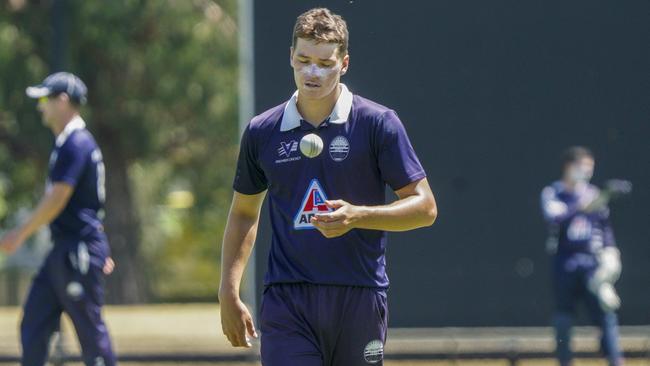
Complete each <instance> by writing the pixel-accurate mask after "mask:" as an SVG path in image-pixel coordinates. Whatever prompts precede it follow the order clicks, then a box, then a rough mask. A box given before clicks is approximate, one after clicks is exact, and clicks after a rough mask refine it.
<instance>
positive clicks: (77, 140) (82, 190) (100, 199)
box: [48, 117, 105, 239]
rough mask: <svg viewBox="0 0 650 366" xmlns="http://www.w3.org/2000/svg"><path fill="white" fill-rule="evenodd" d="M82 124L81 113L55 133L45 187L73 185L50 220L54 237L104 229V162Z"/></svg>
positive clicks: (87, 234)
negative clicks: (60, 184) (72, 190)
mask: <svg viewBox="0 0 650 366" xmlns="http://www.w3.org/2000/svg"><path fill="white" fill-rule="evenodd" d="M85 126H86V124H85V123H84V121H83V120H82V119H81V118H80V117H75V118H74V119H73V120H72V121H70V122H69V123H68V124H67V125H66V127H65V129H64V130H63V132H61V133H60V134H59V136H57V138H56V144H55V147H54V150H53V151H52V154H51V155H50V166H49V168H50V170H49V176H48V187H49V186H50V185H51V184H53V183H67V184H69V185H71V186H73V187H74V192H73V193H72V196H71V197H70V201H69V202H68V204H67V205H66V207H65V208H64V209H63V211H62V212H61V213H60V214H59V216H57V218H56V219H55V220H54V221H53V222H52V223H51V224H50V230H51V231H52V236H53V237H54V238H55V239H57V238H67V237H72V238H87V237H96V235H97V234H99V233H101V232H103V227H102V219H101V216H102V214H101V211H102V209H103V204H104V197H105V193H104V192H105V191H104V163H103V159H102V153H101V151H100V150H99V147H98V146H97V143H96V142H95V139H94V138H93V136H92V135H91V134H90V132H89V131H88V130H86V128H85Z"/></svg>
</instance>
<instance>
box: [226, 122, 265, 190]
mask: <svg viewBox="0 0 650 366" xmlns="http://www.w3.org/2000/svg"><path fill="white" fill-rule="evenodd" d="M257 148H258V146H257V145H256V143H255V139H254V137H253V132H252V131H251V127H250V125H248V126H247V127H246V130H244V134H243V135H242V138H241V145H240V148H239V158H238V159H237V171H236V173H235V181H234V183H233V188H234V190H235V191H237V192H239V193H242V194H257V193H260V192H262V191H264V190H265V189H266V188H267V187H268V182H267V179H266V175H265V174H264V171H263V170H262V168H261V167H260V164H259V159H258V154H257Z"/></svg>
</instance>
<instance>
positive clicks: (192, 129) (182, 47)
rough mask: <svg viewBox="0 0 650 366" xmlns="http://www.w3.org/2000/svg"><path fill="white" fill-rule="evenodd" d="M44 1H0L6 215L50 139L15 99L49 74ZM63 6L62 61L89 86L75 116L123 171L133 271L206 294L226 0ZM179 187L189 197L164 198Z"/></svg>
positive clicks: (224, 167)
mask: <svg viewBox="0 0 650 366" xmlns="http://www.w3.org/2000/svg"><path fill="white" fill-rule="evenodd" d="M16 4H17V5H16ZM50 5H51V3H50V2H47V1H46V2H21V1H11V2H8V3H6V4H4V6H3V7H2V8H0V75H1V78H2V84H1V85H0V167H1V168H0V180H2V181H4V182H7V183H6V184H4V185H3V187H4V190H5V191H6V196H5V198H6V199H5V200H2V199H1V198H0V208H1V207H2V204H3V202H4V203H5V204H6V207H7V210H6V212H9V213H11V212H14V211H15V210H16V209H17V208H18V207H23V206H26V205H33V204H34V199H35V198H36V197H37V196H38V194H39V193H40V192H41V190H42V186H43V180H44V173H45V166H46V163H47V154H48V151H49V149H50V148H51V146H52V137H51V135H50V133H49V131H47V130H46V129H45V128H43V127H42V126H41V123H40V121H39V116H38V114H37V113H36V112H35V111H34V106H35V103H34V102H33V101H31V100H29V99H28V98H26V97H25V95H24V90H25V87H26V86H27V85H31V84H34V83H36V82H39V81H40V80H42V79H43V78H44V77H45V76H46V75H47V74H48V73H49V70H48V66H47V64H48V61H47V60H48V57H49V55H50V54H51V53H50V48H51V44H52V28H51V27H50V25H49V21H50V14H51V9H50ZM66 10H67V11H66V15H65V16H66V35H67V42H66V44H67V52H65V59H66V61H67V62H66V64H67V65H68V66H69V67H67V68H66V69H68V70H70V71H72V72H74V73H76V74H78V75H79V76H80V77H81V78H82V79H83V80H84V81H85V82H86V83H87V84H88V88H89V98H88V99H89V103H88V105H87V107H85V108H84V110H83V112H82V114H83V115H84V118H85V119H86V120H87V121H88V124H89V128H90V130H91V131H92V132H93V133H94V134H95V136H96V138H97V139H98V142H99V144H100V146H101V147H102V149H103V150H104V155H107V153H108V154H112V155H111V156H107V157H106V159H107V162H109V161H110V160H111V158H112V160H114V162H113V164H112V165H109V164H108V163H107V169H109V170H108V171H107V174H109V175H110V174H115V175H116V176H117V175H118V174H117V173H116V170H118V169H124V170H125V171H126V172H128V177H129V179H128V183H129V184H130V187H131V190H130V191H131V192H132V193H133V195H134V196H133V198H132V201H133V202H131V203H134V204H135V206H134V207H136V209H137V213H138V218H139V222H140V223H141V226H140V228H139V229H140V230H141V233H142V235H140V236H139V237H140V238H142V240H141V242H140V243H129V245H136V246H140V249H141V250H140V254H141V255H142V256H143V258H144V263H141V264H142V267H143V268H138V270H144V271H145V273H146V275H148V277H149V280H150V285H151V290H152V292H153V296H154V300H164V299H172V298H195V299H196V298H214V297H215V296H216V286H215V285H214V284H216V283H218V260H219V258H218V256H219V251H220V250H219V243H220V238H221V236H222V232H223V226H224V224H223V223H224V222H225V217H226V214H227V209H228V207H227V205H228V203H229V201H230V194H231V188H230V184H231V180H232V173H233V171H234V160H235V158H236V143H237V133H238V132H237V131H238V128H237V120H238V119H237V118H238V116H237V62H238V61H237V27H236V23H235V19H236V0H220V1H211V0H194V1H189V0H165V1H163V0H159V1H154V0H151V1H146V0H119V1H81V0H77V1H73V0H69V1H68V2H67V9H66ZM115 160H118V161H115ZM111 169H113V171H111ZM108 182H109V184H110V180H109V181H108ZM107 189H108V192H109V197H108V199H109V200H110V199H114V200H118V201H119V200H120V199H122V198H123V197H114V196H113V197H111V196H110V192H111V187H110V186H109V187H107ZM178 191H182V192H186V193H188V194H189V196H191V197H193V204H191V205H186V206H183V207H180V208H179V207H172V206H173V205H169V202H168V197H169V195H170V193H172V194H173V192H178ZM172 197H173V195H172ZM128 198H129V199H131V198H130V197H128ZM125 207H130V206H128V205H126V206H125ZM3 212H4V211H2V210H0V216H1V215H2V213H3ZM107 214H108V215H111V213H110V212H108V213H107ZM1 219H2V217H0V220H1ZM125 230H127V229H125ZM119 265H120V264H119V263H118V266H119ZM118 268H119V267H118Z"/></svg>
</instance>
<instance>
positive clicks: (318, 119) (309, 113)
mask: <svg viewBox="0 0 650 366" xmlns="http://www.w3.org/2000/svg"><path fill="white" fill-rule="evenodd" d="M340 95H341V85H340V84H339V85H337V86H336V88H334V90H333V91H332V93H330V94H329V95H327V96H326V97H324V98H322V99H308V98H301V97H300V92H298V101H297V103H296V107H297V108H298V112H299V113H300V115H301V116H302V118H303V119H304V120H305V121H307V122H309V123H310V124H311V125H313V126H314V127H318V125H320V124H321V123H322V122H323V121H324V120H325V119H326V118H327V117H329V115H330V114H332V110H333V109H334V106H335V105H336V102H337V101H338V99H339V96H340Z"/></svg>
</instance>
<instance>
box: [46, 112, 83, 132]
mask: <svg viewBox="0 0 650 366" xmlns="http://www.w3.org/2000/svg"><path fill="white" fill-rule="evenodd" d="M78 115H79V113H78V112H71V113H69V114H68V113H67V114H65V115H64V116H62V118H61V120H60V121H61V122H59V123H54V124H53V126H52V132H53V133H54V136H59V135H60V134H61V132H63V130H64V129H65V126H67V125H68V123H70V122H72V120H73V119H74V118H75V117H77V116H78Z"/></svg>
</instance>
